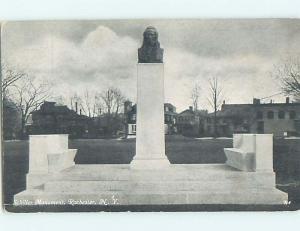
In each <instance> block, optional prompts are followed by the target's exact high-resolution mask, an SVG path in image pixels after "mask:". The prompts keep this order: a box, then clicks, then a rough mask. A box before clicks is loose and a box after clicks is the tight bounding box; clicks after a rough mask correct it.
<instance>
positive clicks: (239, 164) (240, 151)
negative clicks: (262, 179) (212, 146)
mask: <svg viewBox="0 0 300 231" xmlns="http://www.w3.org/2000/svg"><path fill="white" fill-rule="evenodd" d="M224 152H225V155H226V158H227V161H226V164H227V165H229V166H231V167H233V168H236V169H239V170H241V171H247V172H254V171H271V172H273V134H234V135H233V148H224Z"/></svg>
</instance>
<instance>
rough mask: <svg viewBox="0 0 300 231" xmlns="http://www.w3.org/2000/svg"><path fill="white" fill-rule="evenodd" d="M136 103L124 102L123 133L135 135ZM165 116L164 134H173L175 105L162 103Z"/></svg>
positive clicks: (174, 128) (175, 130)
mask: <svg viewBox="0 0 300 231" xmlns="http://www.w3.org/2000/svg"><path fill="white" fill-rule="evenodd" d="M136 107H137V106H136V104H134V105H133V104H132V102H131V101H126V102H124V121H125V134H126V135H127V136H128V135H129V136H131V135H136V112H137V110H136V109H137V108H136ZM164 116H165V134H174V133H176V132H177V129H176V116H177V113H176V107H175V106H174V105H172V104H170V103H165V104H164Z"/></svg>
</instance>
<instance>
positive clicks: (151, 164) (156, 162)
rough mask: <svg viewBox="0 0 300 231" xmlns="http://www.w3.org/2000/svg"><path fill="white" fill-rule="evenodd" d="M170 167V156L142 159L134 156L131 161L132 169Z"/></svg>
mask: <svg viewBox="0 0 300 231" xmlns="http://www.w3.org/2000/svg"><path fill="white" fill-rule="evenodd" d="M168 167H170V162H169V160H168V158H159V159H140V158H133V160H132V162H131V163H130V168H132V169H161V168H168Z"/></svg>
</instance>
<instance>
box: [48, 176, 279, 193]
mask: <svg viewBox="0 0 300 231" xmlns="http://www.w3.org/2000/svg"><path fill="white" fill-rule="evenodd" d="M273 187H274V185H273V184H268V183H266V182H255V181H251V180H248V179H247V180H244V181H236V180H227V181H195V180H193V181H135V182H134V181H50V182H47V183H46V184H45V185H44V190H45V191H46V192H82V193H89V192H104V191H124V192H125V193H126V192H139V191H141V192H143V191H149V192H157V191H166V192H172V191H175V192H176V191H212V192H214V191H218V190H219V191H222V190H225V191H228V192H235V191H237V190H249V189H251V190H254V189H257V190H258V189H259V190H260V189H264V188H269V189H272V188H273Z"/></svg>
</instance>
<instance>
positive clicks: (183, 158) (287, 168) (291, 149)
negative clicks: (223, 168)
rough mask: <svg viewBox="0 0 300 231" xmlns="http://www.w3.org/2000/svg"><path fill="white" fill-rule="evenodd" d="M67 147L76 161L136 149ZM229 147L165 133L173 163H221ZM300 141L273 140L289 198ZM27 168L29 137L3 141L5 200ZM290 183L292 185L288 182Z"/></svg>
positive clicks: (107, 144) (75, 143)
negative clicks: (24, 139) (71, 149)
mask: <svg viewBox="0 0 300 231" xmlns="http://www.w3.org/2000/svg"><path fill="white" fill-rule="evenodd" d="M69 147H70V148H76V149H78V152H77V155H76V158H75V162H76V164H128V163H130V162H131V160H132V158H133V156H134V153H135V140H134V139H129V140H70V142H69ZM225 147H232V140H230V139H229V140H228V139H224V140H221V139H216V140H214V139H212V140H197V139H193V138H185V137H179V136H178V137H177V136H167V137H166V155H167V156H168V158H169V160H170V162H171V163H173V164H180V163H181V164H183V163H184V164H192V163H202V164H204V163H224V162H225V160H226V158H225V155H224V152H223V148H225ZM299 166H300V142H299V140H275V141H274V169H275V171H276V173H277V183H279V184H280V185H281V186H280V188H281V189H283V190H285V191H288V192H289V196H290V199H292V201H294V202H297V203H298V202H299V201H300V198H299V197H300V190H299V188H300V187H299V184H298V185H297V182H300V168H299ZM27 172H28V141H8V142H4V195H5V198H4V202H5V203H12V200H13V195H14V194H16V193H18V192H20V191H23V190H25V182H26V177H25V176H26V173H27ZM291 185H292V186H291Z"/></svg>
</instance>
